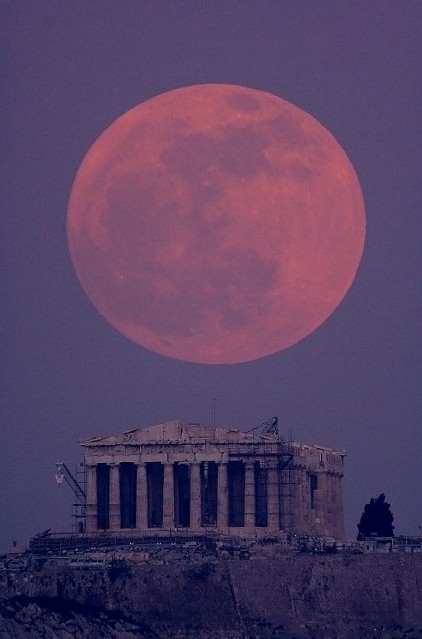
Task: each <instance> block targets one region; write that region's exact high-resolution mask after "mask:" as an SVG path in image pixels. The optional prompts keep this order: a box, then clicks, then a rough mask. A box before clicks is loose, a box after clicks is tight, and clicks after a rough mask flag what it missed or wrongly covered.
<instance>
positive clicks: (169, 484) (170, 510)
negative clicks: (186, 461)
mask: <svg viewBox="0 0 422 639" xmlns="http://www.w3.org/2000/svg"><path fill="white" fill-rule="evenodd" d="M163 528H164V529H165V530H172V529H174V468H173V464H172V463H165V464H164V486H163Z"/></svg>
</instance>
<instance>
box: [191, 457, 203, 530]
mask: <svg viewBox="0 0 422 639" xmlns="http://www.w3.org/2000/svg"><path fill="white" fill-rule="evenodd" d="M190 528H191V529H192V530H193V531H194V532H199V531H200V530H201V464H200V463H199V462H193V463H192V464H191V465H190Z"/></svg>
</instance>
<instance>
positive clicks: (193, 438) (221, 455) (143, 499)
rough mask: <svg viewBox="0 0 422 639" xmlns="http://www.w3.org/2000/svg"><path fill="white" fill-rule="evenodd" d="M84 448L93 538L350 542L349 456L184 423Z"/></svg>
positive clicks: (274, 437) (264, 435)
mask: <svg viewBox="0 0 422 639" xmlns="http://www.w3.org/2000/svg"><path fill="white" fill-rule="evenodd" d="M81 444H82V446H83V447H84V449H85V466H86V495H87V504H86V531H87V533H92V532H95V531H110V532H111V533H112V532H116V531H120V530H125V531H127V532H130V531H131V530H133V531H134V532H136V533H137V534H139V535H160V534H169V533H170V534H171V533H176V531H179V533H183V532H186V534H204V533H205V534H206V533H211V532H215V533H218V534H223V535H231V536H236V537H246V538H248V537H264V536H268V535H277V534H280V532H287V533H291V534H300V535H306V534H308V535H321V536H332V537H335V538H337V539H341V538H342V537H343V535H344V524H343V494H342V478H343V465H344V451H338V450H334V449H331V448H325V447H322V446H314V445H307V444H300V443H297V442H286V441H285V440H284V439H283V438H282V437H281V436H280V435H279V434H278V431H277V428H272V429H269V432H252V433H244V432H242V431H239V430H233V429H225V428H220V427H215V426H203V425H200V424H196V423H195V424H187V425H186V426H183V425H182V424H181V423H180V422H178V421H170V422H166V423H164V424H157V425H155V426H151V427H148V428H139V429H135V430H130V431H126V432H124V433H122V434H121V435H114V436H107V437H93V438H90V439H85V440H84V441H82V442H81Z"/></svg>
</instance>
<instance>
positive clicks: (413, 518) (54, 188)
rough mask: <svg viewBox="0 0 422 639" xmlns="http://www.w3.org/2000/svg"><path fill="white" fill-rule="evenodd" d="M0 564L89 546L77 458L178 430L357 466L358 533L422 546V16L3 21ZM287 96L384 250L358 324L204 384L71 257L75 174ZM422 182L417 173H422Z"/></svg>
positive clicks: (130, 14) (229, 14)
mask: <svg viewBox="0 0 422 639" xmlns="http://www.w3.org/2000/svg"><path fill="white" fill-rule="evenodd" d="M0 12H1V14H2V15H1V19H2V24H3V25H4V33H3V43H2V49H3V50H2V87H3V104H4V110H3V114H4V117H3V119H2V140H3V143H2V160H3V162H2V177H3V180H2V186H1V188H2V197H1V202H2V215H1V219H0V225H1V229H0V231H1V235H0V242H1V272H2V278H1V305H2V313H1V319H0V322H1V352H2V371H1V387H0V388H1V431H0V468H1V470H0V511H1V513H2V515H1V522H0V551H2V550H5V549H6V548H7V547H9V546H10V545H11V541H12V539H17V540H18V541H19V543H27V541H28V539H29V537H30V536H31V535H33V534H35V533H36V532H39V531H40V530H44V529H46V528H50V527H51V528H52V529H53V530H56V531H64V530H70V516H69V515H70V504H71V502H72V495H71V493H70V491H69V490H68V489H67V487H66V486H63V485H62V486H57V484H56V483H55V480H54V473H55V462H56V461H65V462H66V463H68V465H69V466H70V467H71V468H73V467H74V465H75V464H78V463H79V462H80V461H81V459H82V456H81V449H80V447H79V445H78V444H77V440H78V439H79V438H84V437H88V436H90V435H97V434H98V435H100V434H108V433H114V432H120V431H122V430H126V429H129V428H133V427H137V426H147V425H151V424H154V423H158V422H161V421H165V420H167V419H180V420H181V421H182V422H184V423H186V422H188V421H200V422H202V423H210V424H211V423H212V420H213V398H215V399H216V422H217V423H218V424H219V425H222V426H229V427H234V428H240V429H245V430H247V429H249V428H251V427H252V426H255V425H257V424H259V423H261V422H263V421H265V420H266V419H268V418H269V417H271V416H273V415H277V416H278V418H279V423H280V425H281V430H282V432H283V434H284V435H286V436H288V435H289V433H290V432H292V433H293V437H294V438H295V439H296V440H298V441H303V442H309V443H316V444H322V445H327V446H333V447H337V448H344V449H346V451H347V463H346V476H345V480H344V487H345V511H346V530H347V533H348V536H349V537H355V535H356V524H357V522H358V520H359V517H360V513H361V511H362V509H363V506H364V504H365V503H366V502H367V501H368V499H369V498H370V497H371V496H377V495H378V494H379V493H380V492H384V493H385V494H386V497H387V500H388V501H389V502H390V503H391V507H392V511H393V513H394V516H395V525H396V532H398V533H408V534H416V533H417V532H418V527H419V526H422V512H421V508H420V505H421V504H422V480H421V474H420V473H421V456H422V433H421V430H420V417H421V412H422V411H421V404H422V402H421V392H420V378H421V337H420V335H421V286H420V283H421V281H422V251H421V248H420V242H421V230H422V229H421V226H422V224H421V220H422V216H421V211H420V202H421V195H422V187H421V179H420V174H419V173H420V167H421V164H422V151H421V146H420V144H419V143H418V140H419V139H420V128H421V127H420V117H421V115H420V106H421V104H422V92H421V85H422V81H421V73H420V59H421V55H422V51H421V49H422V3H420V2H419V0H416V1H407V2H405V3H403V2H402V1H401V0H400V1H393V0H390V1H389V2H384V1H382V2H381V1H378V0H373V1H372V2H370V3H368V2H361V1H359V0H358V1H356V2H345V1H339V0H335V1H334V0H333V1H329V0H327V1H326V2H324V3H316V2H314V1H312V2H310V1H309V2H308V1H307V0H298V2H287V1H286V2H285V1H281V0H279V1H267V0H259V1H258V0H253V1H252V0H250V1H247V0H243V1H237V0H233V1H231V0H229V1H227V0H226V1H224V2H220V1H218V0H213V1H212V2H211V1H203V2H196V1H184V2H182V1H179V0H168V1H163V0H155V1H154V2H152V1H151V2H150V1H146V0H143V1H142V0H139V1H137V2H135V1H133V2H132V1H125V0H121V1H117V0H101V1H91V2H85V1H74V2H64V1H60V0H59V1H54V2H53V1H43V0H40V1H39V2H36V3H35V2H26V1H24V0H22V1H21V2H19V3H15V2H4V3H2V7H1V9H0ZM204 83H228V84H238V85H244V86H247V87H252V88H256V89H261V90H264V91H268V92H270V93H273V94H275V95H278V96H280V97H282V98H284V99H286V100H288V101H289V102H292V103H293V104H296V105H297V106H299V107H300V108H301V109H303V110H305V111H307V112H308V113H310V114H311V115H312V116H314V117H315V118H316V119H317V120H318V121H319V122H320V123H321V124H322V125H323V126H325V127H326V128H327V129H328V130H329V131H331V133H332V134H333V135H334V137H335V138H336V139H337V140H338V142H339V143H340V144H341V145H342V147H343V148H344V149H345V151H346V153H347V154H348V156H349V158H350V160H351V161H352V163H353V165H354V168H355V170H356V172H357V174H358V176H359V179H360V183H361V187H362V190H363V194H364V198H365V204H366V215H367V238H366V246H365V251H364V255H363V259H362V262H361V266H360V268H359V271H358V274H357V277H356V280H355V282H354V284H353V286H352V288H351V289H350V291H349V293H348V295H347V296H346V298H345V299H344V301H343V303H342V304H341V305H340V306H339V307H338V309H337V310H336V311H335V312H334V314H333V315H332V316H331V317H330V318H329V319H328V320H327V321H326V322H325V323H324V324H323V325H322V326H321V327H320V328H318V329H317V330H316V331H315V332H314V333H312V334H311V335H310V336H308V337H307V338H305V339H304V340H303V341H301V342H300V343H299V344H297V345H295V346H293V347H291V348H289V349H287V350H284V351H282V352H280V353H278V354H275V355H272V356H269V357H265V358H263V359H260V360H257V361H254V362H250V363H246V364H236V365H226V366H223V365H217V366H212V365H203V364H201V365H199V364H189V363H184V362H181V361H177V360H173V359H170V358H166V357H164V356H161V355H158V354H154V353H152V352H150V351H147V350H145V349H143V348H141V347H139V346H137V345H135V344H134V343H132V342H130V341H129V340H128V339H126V338H125V337H124V336H123V335H121V334H119V333H118V332H117V331H115V330H114V329H113V328H112V327H111V326H110V325H109V324H108V323H107V322H106V321H105V320H104V319H103V318H102V317H101V315H99V313H98V312H97V311H96V309H95V308H94V306H92V304H91V303H90V302H89V300H88V298H87V297H86V295H85V293H84V292H83V290H82V288H81V286H80V285H79V282H78V280H77V277H76V275H75V272H74V269H73V265H72V263H71V260H70V257H69V253H68V248H67V240H66V211H67V204H68V199H69V193H70V188H71V185H72V182H73V179H74V176H75V173H76V171H77V169H78V167H79V165H80V163H81V161H82V159H83V157H84V155H85V153H86V152H87V150H88V148H89V147H90V146H91V145H92V144H93V142H94V141H95V140H96V138H97V137H98V136H99V135H100V133H102V131H103V130H104V129H105V128H106V127H107V126H109V125H110V124H111V123H112V122H113V121H114V120H115V119H116V118H117V117H119V116H120V115H122V114H123V113H124V112H126V111H128V110H129V109H130V108H132V107H134V106H135V105H136V104H138V103H140V102H142V101H144V100H147V99H149V98H151V97H153V96H155V95H158V94H160V93H163V92H165V91H169V90H171V89H175V88H178V87H183V86H187V85H192V84H204ZM418 169H419V170H418Z"/></svg>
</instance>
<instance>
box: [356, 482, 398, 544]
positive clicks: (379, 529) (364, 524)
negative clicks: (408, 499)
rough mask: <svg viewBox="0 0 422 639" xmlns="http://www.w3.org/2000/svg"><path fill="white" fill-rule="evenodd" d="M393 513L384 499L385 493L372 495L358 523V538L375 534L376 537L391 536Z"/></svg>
mask: <svg viewBox="0 0 422 639" xmlns="http://www.w3.org/2000/svg"><path fill="white" fill-rule="evenodd" d="M393 521H394V517H393V513H392V512H391V510H390V504H388V503H387V502H386V501H385V495H384V493H382V494H381V495H380V496H379V497H377V498H376V499H374V498H373V497H372V499H371V501H370V502H369V504H366V505H365V508H364V510H363V513H362V517H361V518H360V522H359V524H358V530H359V534H358V539H363V538H364V537H370V536H371V535H375V536H377V537H392V536H393V529H394V526H393Z"/></svg>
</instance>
